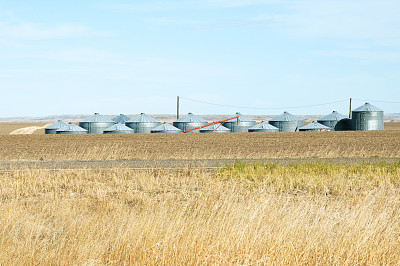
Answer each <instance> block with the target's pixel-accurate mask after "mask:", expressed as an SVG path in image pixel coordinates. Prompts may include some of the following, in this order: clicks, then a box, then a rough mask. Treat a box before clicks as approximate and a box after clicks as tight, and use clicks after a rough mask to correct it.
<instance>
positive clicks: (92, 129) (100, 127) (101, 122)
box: [79, 113, 115, 134]
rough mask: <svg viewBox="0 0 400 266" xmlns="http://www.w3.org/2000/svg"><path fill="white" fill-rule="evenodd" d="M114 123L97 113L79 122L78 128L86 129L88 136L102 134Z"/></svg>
mask: <svg viewBox="0 0 400 266" xmlns="http://www.w3.org/2000/svg"><path fill="white" fill-rule="evenodd" d="M114 124H115V122H114V121H112V120H111V119H108V118H106V117H104V116H102V115H100V114H98V113H95V114H94V115H93V116H91V117H89V118H87V119H86V120H83V121H81V122H79V126H80V127H82V128H84V129H86V130H87V131H88V133H89V134H103V131H104V129H106V128H109V127H111V126H112V125H114Z"/></svg>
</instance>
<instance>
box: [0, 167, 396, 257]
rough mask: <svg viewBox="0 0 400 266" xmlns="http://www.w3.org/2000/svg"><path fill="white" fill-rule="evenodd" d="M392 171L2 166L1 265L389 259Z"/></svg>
mask: <svg viewBox="0 0 400 266" xmlns="http://www.w3.org/2000/svg"><path fill="white" fill-rule="evenodd" d="M399 171H400V170H399V164H377V165H369V164H361V165H341V164H321V163H313V164H293V165H290V166H281V165H274V164H267V165H246V164H240V163H238V164H236V165H234V166H231V167H224V168H221V169H220V170H219V171H217V173H207V172H200V171H197V170H192V169H184V170H179V171H166V170H157V169H154V170H148V171H133V170H127V169H125V170H124V169H110V170H29V169H27V170H10V171H3V172H1V173H0V175H1V178H0V202H1V204H0V210H1V216H0V264H5V265H11V264H28V265H29V264H79V265H120V264H141V265H143V264H153V265H154V264H157V265H160V264H161V265H187V264H190V265H193V264H206V265H207V264H244V265H250V264H292V265H297V264H325V265H326V264H347V265H354V264H397V263H399V262H400V245H399V244H400V243H399V242H400V239H399V238H400V219H399V218H400V194H399V192H400V190H399V184H400V181H399V180H400V174H399ZM325 188H329V189H330V191H331V192H330V193H327V191H326V189H325Z"/></svg>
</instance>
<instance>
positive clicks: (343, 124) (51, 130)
mask: <svg viewBox="0 0 400 266" xmlns="http://www.w3.org/2000/svg"><path fill="white" fill-rule="evenodd" d="M351 114H352V118H347V117H346V116H344V115H342V114H340V113H338V112H337V111H333V112H332V113H330V114H328V115H326V116H324V117H322V118H320V119H318V120H317V121H315V122H312V123H309V124H308V125H306V126H304V125H305V122H304V120H302V119H300V118H298V117H296V116H294V115H292V114H290V113H289V112H284V113H282V114H281V115H279V116H276V117H274V118H272V119H271V120H269V121H268V122H267V121H262V122H261V123H259V124H257V123H256V121H255V120H252V119H250V118H248V117H247V116H245V115H242V114H241V113H239V112H237V113H236V114H235V116H234V117H231V118H228V119H225V120H221V121H217V122H212V123H208V122H207V121H206V120H205V119H203V118H201V117H198V116H196V115H194V114H193V113H188V114H187V115H186V116H185V117H182V118H180V119H177V120H176V121H174V122H173V123H172V125H171V124H170V123H163V124H161V122H160V121H158V120H157V119H155V118H153V117H150V116H148V115H146V114H145V113H141V114H140V115H138V116H136V117H134V118H132V119H131V118H129V117H128V116H126V115H123V114H120V115H119V116H117V117H114V118H113V119H108V118H106V117H104V116H101V115H100V114H99V113H95V114H94V115H93V116H92V117H89V118H87V119H86V120H83V121H81V122H79V126H80V127H81V128H83V129H85V130H87V134H103V133H104V134H127V133H179V132H182V133H199V132H202V133H219V132H296V131H350V130H355V131H370V130H383V129H384V121H383V111H382V110H381V109H379V108H377V107H375V106H373V105H371V104H370V103H365V104H364V105H362V106H360V107H358V108H356V109H354V110H353V111H352V112H351ZM66 126H67V124H66V123H65V122H63V121H61V120H58V121H57V122H56V123H54V124H52V125H50V126H47V127H46V128H45V134H78V133H67V132H79V130H78V131H76V130H72V131H68V130H67V131H65V132H66V133H58V131H59V130H60V131H62V130H61V129H63V128H64V127H66ZM69 127H72V126H69ZM80 134H82V133H80ZM83 134H85V133H83Z"/></svg>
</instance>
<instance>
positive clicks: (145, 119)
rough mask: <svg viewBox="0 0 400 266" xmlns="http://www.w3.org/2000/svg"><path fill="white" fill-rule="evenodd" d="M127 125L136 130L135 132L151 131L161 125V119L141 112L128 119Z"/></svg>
mask: <svg viewBox="0 0 400 266" xmlns="http://www.w3.org/2000/svg"><path fill="white" fill-rule="evenodd" d="M125 125H126V126H127V127H130V128H132V129H133V130H135V133H150V132H151V130H152V129H153V128H155V127H158V126H159V125H160V121H158V120H157V119H154V118H152V117H150V116H148V115H146V114H145V113H141V114H140V115H138V116H136V117H134V118H132V119H131V120H128V121H126V122H125Z"/></svg>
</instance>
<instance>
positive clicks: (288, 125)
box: [269, 112, 304, 132]
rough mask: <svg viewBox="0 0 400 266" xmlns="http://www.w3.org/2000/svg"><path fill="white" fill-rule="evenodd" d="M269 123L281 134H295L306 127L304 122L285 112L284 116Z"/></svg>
mask: <svg viewBox="0 0 400 266" xmlns="http://www.w3.org/2000/svg"><path fill="white" fill-rule="evenodd" d="M269 123H270V124H271V125H273V126H274V127H277V128H278V129H279V132H295V131H296V130H297V129H298V128H300V127H302V126H304V121H303V120H301V119H299V118H297V117H296V116H294V115H292V114H290V113H288V112H283V114H281V115H279V116H277V117H275V118H273V119H271V120H270V121H269Z"/></svg>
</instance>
